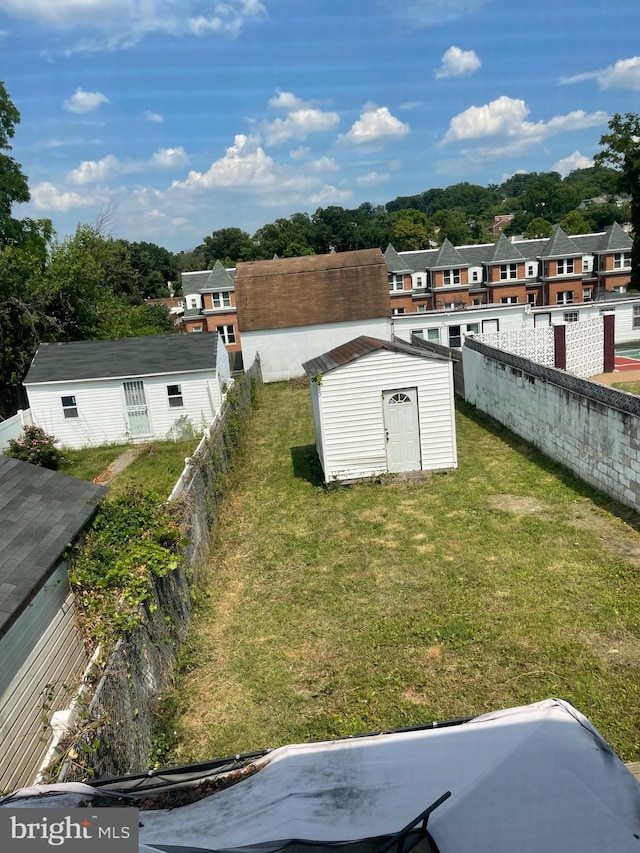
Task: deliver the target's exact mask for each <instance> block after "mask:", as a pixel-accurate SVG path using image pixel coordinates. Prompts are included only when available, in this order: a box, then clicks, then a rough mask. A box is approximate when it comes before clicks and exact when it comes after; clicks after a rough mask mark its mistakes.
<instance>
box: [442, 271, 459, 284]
mask: <svg viewBox="0 0 640 853" xmlns="http://www.w3.org/2000/svg"><path fill="white" fill-rule="evenodd" d="M442 281H443V283H444V285H445V287H452V286H453V285H456V284H460V270H444V271H443V273H442Z"/></svg>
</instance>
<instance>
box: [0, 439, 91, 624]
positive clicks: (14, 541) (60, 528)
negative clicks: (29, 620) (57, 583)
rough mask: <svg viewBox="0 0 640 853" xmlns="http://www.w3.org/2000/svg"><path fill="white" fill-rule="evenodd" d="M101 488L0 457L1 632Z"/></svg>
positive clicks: (81, 523) (38, 583)
mask: <svg viewBox="0 0 640 853" xmlns="http://www.w3.org/2000/svg"><path fill="white" fill-rule="evenodd" d="M106 491H107V490H106V488H105V487H104V486H96V485H95V484H94V483H88V482H86V481H85V480H79V479H77V478H76V477H69V476H68V475H67V474H60V473H58V472H57V471H49V470H48V469H46V468H40V467H38V466H37V465H30V464H29V463H28V462H20V461H19V460H18V459H10V458H9V457H8V456H0V635H2V634H4V633H5V631H7V630H8V628H9V627H10V625H11V624H12V623H13V622H14V621H15V619H17V617H18V616H19V615H20V613H21V612H22V611H23V610H24V608H25V607H26V606H27V604H28V603H29V601H31V599H32V598H33V596H34V595H35V594H36V592H37V591H38V590H39V589H40V587H41V586H42V584H43V583H44V582H45V580H46V579H47V577H48V576H49V575H50V574H51V572H52V571H53V569H54V568H55V566H56V564H57V563H58V562H59V560H60V557H61V554H62V552H63V551H64V549H65V548H66V547H67V545H68V544H69V543H70V542H72V541H73V539H74V538H75V537H76V536H77V535H78V533H79V532H80V531H81V530H82V528H83V527H84V526H85V525H86V524H87V522H88V521H89V519H90V518H91V516H92V515H93V513H94V512H95V508H96V503H97V501H98V500H99V499H100V498H101V497H102V496H103V495H104V494H105V493H106Z"/></svg>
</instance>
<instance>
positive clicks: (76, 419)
mask: <svg viewBox="0 0 640 853" xmlns="http://www.w3.org/2000/svg"><path fill="white" fill-rule="evenodd" d="M229 380H230V371H229V357H228V355H227V352H226V350H225V347H224V344H223V342H222V340H221V338H220V336H219V335H218V334H217V333H216V332H212V333H206V334H202V335H177V334H176V335H153V336H149V337H143V338H122V339H120V340H110V341H78V342H73V343H50V344H41V345H40V347H39V348H38V351H37V353H36V355H35V357H34V359H33V361H32V363H31V367H30V368H29V372H28V373H27V376H26V378H25V380H24V385H25V388H26V390H27V395H28V397H29V405H30V407H31V417H32V419H33V422H34V423H35V424H37V425H38V426H40V427H42V428H43V429H44V430H46V432H48V433H50V434H51V435H54V436H55V437H56V438H57V439H58V441H59V442H60V443H61V444H62V445H63V446H67V447H74V448H79V447H86V446H89V445H102V444H109V443H124V442H128V441H133V442H140V441H147V440H149V439H152V438H168V437H170V436H172V435H175V434H176V433H177V434H182V433H184V432H186V431H187V430H190V429H191V428H193V429H195V430H196V431H197V430H200V429H202V428H204V427H205V426H208V425H209V424H210V423H211V421H212V420H213V419H214V417H215V415H216V413H217V412H218V410H219V409H220V406H221V405H222V400H223V396H224V390H225V387H226V384H227V383H228V382H229Z"/></svg>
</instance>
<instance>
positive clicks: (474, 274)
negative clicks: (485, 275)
mask: <svg viewBox="0 0 640 853" xmlns="http://www.w3.org/2000/svg"><path fill="white" fill-rule="evenodd" d="M471 281H480V272H479V270H473V271H472V272H471Z"/></svg>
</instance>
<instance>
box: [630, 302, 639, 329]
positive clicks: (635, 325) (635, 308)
mask: <svg viewBox="0 0 640 853" xmlns="http://www.w3.org/2000/svg"><path fill="white" fill-rule="evenodd" d="M631 328H632V329H640V305H634V306H633V320H632V323H631Z"/></svg>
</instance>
